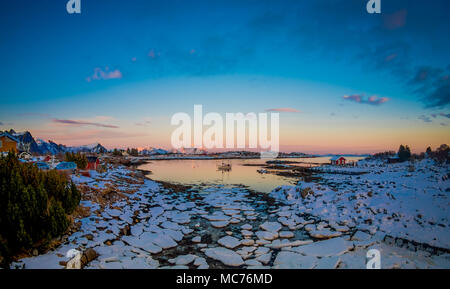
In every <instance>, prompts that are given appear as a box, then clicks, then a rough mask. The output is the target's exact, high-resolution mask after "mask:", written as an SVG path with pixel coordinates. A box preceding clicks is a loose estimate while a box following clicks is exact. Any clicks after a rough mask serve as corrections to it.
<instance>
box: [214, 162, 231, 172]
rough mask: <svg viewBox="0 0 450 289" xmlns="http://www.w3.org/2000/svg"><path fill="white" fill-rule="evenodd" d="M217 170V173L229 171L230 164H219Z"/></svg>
mask: <svg viewBox="0 0 450 289" xmlns="http://www.w3.org/2000/svg"><path fill="white" fill-rule="evenodd" d="M217 170H219V171H231V164H226V163H223V162H222V163H221V164H220V165H218V166H217Z"/></svg>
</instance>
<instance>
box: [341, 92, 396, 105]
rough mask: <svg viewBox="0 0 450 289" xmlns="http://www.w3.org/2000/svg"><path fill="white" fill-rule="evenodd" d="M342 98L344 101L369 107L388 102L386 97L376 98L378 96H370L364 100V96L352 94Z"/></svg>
mask: <svg viewBox="0 0 450 289" xmlns="http://www.w3.org/2000/svg"><path fill="white" fill-rule="evenodd" d="M343 98H344V99H345V100H349V101H353V102H357V103H365V104H370V105H380V104H383V103H385V102H388V101H389V98H387V97H378V96H375V95H373V96H371V97H369V98H368V99H364V94H352V95H344V96H343Z"/></svg>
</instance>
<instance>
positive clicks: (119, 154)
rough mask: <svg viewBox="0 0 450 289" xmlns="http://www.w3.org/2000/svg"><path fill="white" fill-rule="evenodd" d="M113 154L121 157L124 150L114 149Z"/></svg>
mask: <svg viewBox="0 0 450 289" xmlns="http://www.w3.org/2000/svg"><path fill="white" fill-rule="evenodd" d="M112 155H113V156H115V157H121V156H122V152H121V151H120V150H118V149H114V150H113V152H112Z"/></svg>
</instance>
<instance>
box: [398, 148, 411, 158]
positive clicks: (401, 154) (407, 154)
mask: <svg viewBox="0 0 450 289" xmlns="http://www.w3.org/2000/svg"><path fill="white" fill-rule="evenodd" d="M397 155H398V158H399V159H400V161H401V162H404V161H407V160H409V159H410V158H411V150H410V149H409V146H407V145H406V146H404V145H400V147H399V149H398V153H397Z"/></svg>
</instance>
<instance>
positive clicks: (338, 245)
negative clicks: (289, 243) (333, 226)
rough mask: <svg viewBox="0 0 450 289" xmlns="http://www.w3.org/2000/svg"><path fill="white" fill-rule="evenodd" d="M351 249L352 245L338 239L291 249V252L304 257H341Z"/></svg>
mask: <svg viewBox="0 0 450 289" xmlns="http://www.w3.org/2000/svg"><path fill="white" fill-rule="evenodd" d="M351 248H353V243H352V242H349V241H346V240H344V239H343V238H341V237H340V238H333V239H329V240H325V241H318V242H314V243H310V244H307V245H303V246H298V247H293V248H292V249H291V250H292V251H294V252H296V253H300V254H302V255H305V256H315V257H328V256H339V255H342V254H344V253H346V252H348V251H349V250H350V249H351Z"/></svg>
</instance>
